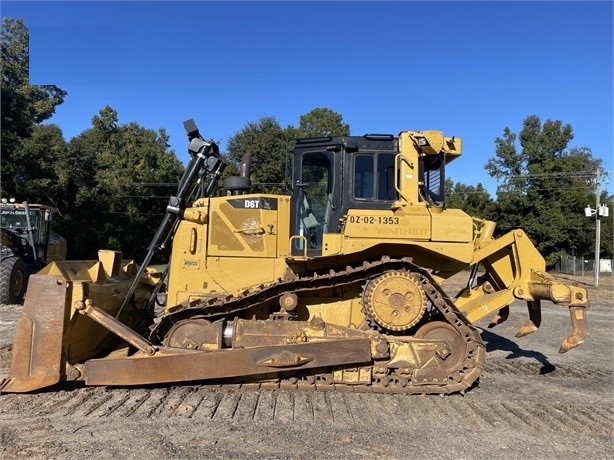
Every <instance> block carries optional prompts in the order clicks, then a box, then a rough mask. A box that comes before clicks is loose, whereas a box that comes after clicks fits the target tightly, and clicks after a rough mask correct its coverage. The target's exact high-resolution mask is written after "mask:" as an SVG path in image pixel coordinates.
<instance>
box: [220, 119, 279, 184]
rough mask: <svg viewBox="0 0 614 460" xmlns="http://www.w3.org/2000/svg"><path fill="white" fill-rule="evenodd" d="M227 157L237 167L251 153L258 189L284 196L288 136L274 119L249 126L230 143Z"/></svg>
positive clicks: (251, 123)
mask: <svg viewBox="0 0 614 460" xmlns="http://www.w3.org/2000/svg"><path fill="white" fill-rule="evenodd" d="M227 148H228V158H229V159H230V161H231V162H233V163H234V164H235V165H238V164H240V163H241V160H242V158H243V156H244V155H246V154H248V153H249V154H251V157H252V163H251V180H252V184H253V186H254V189H255V190H260V191H266V192H270V193H284V192H285V189H284V187H283V185H282V183H283V181H284V169H285V158H286V153H285V152H286V135H285V132H284V130H283V129H282V128H281V126H280V125H279V122H278V121H277V119H276V118H275V117H273V116H264V117H262V118H260V119H259V120H258V121H256V122H249V123H246V124H245V126H244V127H243V129H242V130H240V131H238V132H237V133H235V134H234V135H233V136H232V137H231V138H230V139H229V140H228V144H227Z"/></svg>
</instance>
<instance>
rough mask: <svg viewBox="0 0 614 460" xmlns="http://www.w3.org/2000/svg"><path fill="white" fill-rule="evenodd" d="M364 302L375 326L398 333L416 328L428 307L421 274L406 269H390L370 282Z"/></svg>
mask: <svg viewBox="0 0 614 460" xmlns="http://www.w3.org/2000/svg"><path fill="white" fill-rule="evenodd" d="M361 300H362V307H363V313H364V314H365V315H366V317H367V320H368V321H369V322H370V323H372V325H374V326H376V327H380V328H382V329H384V330H388V331H395V332H398V331H406V330H408V329H410V328H411V327H413V326H415V325H416V324H417V323H418V322H419V321H420V319H422V316H423V315H424V312H425V311H426V306H427V300H426V295H425V293H424V290H423V289H422V287H421V286H420V283H419V278H418V275H416V274H413V273H410V272H406V271H403V270H390V271H387V272H385V273H382V274H381V275H379V276H376V277H375V278H373V279H371V280H369V281H368V282H367V284H366V285H365V287H364V290H363V293H362V299H361ZM373 323H375V324H373Z"/></svg>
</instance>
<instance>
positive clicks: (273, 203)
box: [228, 197, 277, 211]
mask: <svg viewBox="0 0 614 460" xmlns="http://www.w3.org/2000/svg"><path fill="white" fill-rule="evenodd" d="M228 203H229V204H230V206H232V207H233V208H242V209H265V210H271V211H274V210H277V198H264V197H257V198H233V199H231V200H228Z"/></svg>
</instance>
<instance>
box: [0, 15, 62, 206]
mask: <svg viewBox="0 0 614 460" xmlns="http://www.w3.org/2000/svg"><path fill="white" fill-rule="evenodd" d="M29 41H30V36H29V31H28V29H27V27H26V25H25V23H24V21H23V19H9V18H3V20H2V31H1V34H0V51H1V64H2V81H1V83H0V93H1V95H0V105H1V107H2V110H1V111H0V114H1V121H0V123H1V127H2V145H1V155H2V174H1V183H2V194H3V195H13V194H15V193H16V192H17V184H16V182H15V180H14V179H15V176H16V174H17V175H18V174H20V172H21V170H22V169H23V168H24V165H23V164H21V163H20V162H19V161H18V159H16V158H15V155H16V152H18V151H19V150H20V148H21V144H22V142H23V141H24V140H25V139H28V138H29V137H30V135H31V133H32V130H33V128H34V126H35V125H36V124H38V123H41V122H42V121H44V120H47V119H48V118H50V117H51V115H53V113H54V112H55V108H56V107H57V106H58V105H59V104H61V103H62V102H63V101H64V97H65V96H66V94H67V93H66V91H64V90H62V89H60V88H58V87H57V86H54V85H30V73H29V69H30V52H29ZM24 198H28V197H24Z"/></svg>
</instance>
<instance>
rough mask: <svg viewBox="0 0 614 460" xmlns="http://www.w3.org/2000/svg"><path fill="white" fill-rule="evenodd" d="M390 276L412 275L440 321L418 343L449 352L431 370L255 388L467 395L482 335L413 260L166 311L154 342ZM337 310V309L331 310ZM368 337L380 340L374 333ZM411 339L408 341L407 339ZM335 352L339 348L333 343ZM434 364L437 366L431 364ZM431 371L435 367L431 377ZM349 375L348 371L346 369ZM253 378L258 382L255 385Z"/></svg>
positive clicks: (299, 375) (363, 369)
mask: <svg viewBox="0 0 614 460" xmlns="http://www.w3.org/2000/svg"><path fill="white" fill-rule="evenodd" d="M389 271H405V272H408V273H412V274H413V276H414V279H415V280H416V281H417V282H418V283H419V285H420V287H421V288H422V289H423V291H424V293H425V295H426V297H427V299H428V300H429V301H430V303H431V304H432V306H433V312H435V313H434V315H431V316H435V317H436V321H430V322H425V323H423V324H422V325H421V327H420V328H419V329H418V330H417V332H416V335H415V337H419V338H420V339H422V340H423V341H425V342H428V341H429V340H430V341H438V343H441V341H443V342H445V343H446V344H447V345H448V346H449V348H450V349H448V350H447V352H445V354H444V355H441V354H440V355H437V354H436V355H435V357H434V358H433V360H432V361H431V362H430V363H429V366H430V367H429V366H426V365H425V367H424V368H420V369H409V368H390V367H386V366H385V365H378V363H377V361H376V362H374V363H373V364H372V365H371V366H368V365H361V366H360V367H359V368H353V369H350V371H354V372H357V373H364V374H367V375H370V376H371V378H370V381H364V379H362V380H361V381H359V382H356V383H352V384H351V385H348V384H343V383H338V382H337V381H336V379H335V378H334V373H335V371H338V370H341V369H342V368H339V369H336V368H335V367H331V368H320V369H310V370H307V371H296V372H292V371H284V372H280V374H279V376H277V377H274V378H272V379H271V378H268V377H267V378H264V379H258V378H257V377H248V380H247V382H249V383H250V384H252V385H254V384H255V385H260V384H262V385H265V386H267V385H273V386H275V385H277V384H280V385H284V384H285V385H287V384H292V385H295V386H298V387H308V388H313V389H326V390H329V389H331V388H344V387H345V388H346V389H350V390H352V391H367V392H368V391H372V392H378V393H419V394H448V393H456V392H463V391H465V390H467V389H468V388H470V387H471V386H472V385H473V384H474V383H475V382H476V380H477V379H478V377H479V376H480V374H481V372H482V370H483V366H484V359H485V354H486V350H485V347H484V344H483V342H482V340H481V337H480V333H479V331H478V329H476V328H475V327H473V326H471V325H470V324H468V323H467V322H466V321H465V320H464V318H463V317H462V315H461V314H460V313H459V312H458V311H457V309H456V307H455V306H454V303H453V302H452V300H451V299H450V298H449V297H448V296H447V295H446V294H445V292H444V291H443V289H442V288H441V286H440V285H439V284H438V283H436V282H435V281H434V280H433V278H432V277H431V275H430V273H429V272H428V271H427V270H426V269H424V268H422V267H419V266H417V265H415V264H414V263H412V259H411V258H402V259H391V258H390V257H383V258H382V259H381V260H379V261H375V262H364V263H363V264H362V265H361V266H356V267H351V266H348V267H346V268H345V269H343V270H330V271H329V272H328V273H312V274H310V275H302V276H297V275H294V274H292V276H289V277H287V279H280V280H278V282H277V283H274V284H272V285H269V286H266V287H265V286H261V287H260V289H257V290H255V291H254V292H248V291H246V292H244V293H243V294H242V295H240V296H237V297H230V298H229V297H226V298H217V299H208V300H196V301H193V302H190V303H188V304H181V305H177V306H175V307H171V308H169V309H167V312H168V313H165V314H164V315H162V316H161V317H159V318H158V320H157V322H156V324H155V325H154V326H153V327H152V331H151V334H150V340H151V341H152V343H154V344H163V343H165V341H166V340H167V338H168V335H169V332H170V331H171V330H172V328H173V326H174V325H176V324H178V323H180V322H181V321H186V320H191V319H192V320H193V319H198V320H201V319H202V320H205V321H211V322H213V321H217V320H220V319H223V318H225V319H228V320H230V319H232V318H233V317H236V316H245V317H247V316H249V313H250V310H251V309H254V308H256V307H260V306H262V305H270V304H272V303H274V302H276V301H278V300H279V299H280V297H281V296H282V295H284V294H286V293H288V292H291V293H293V294H295V295H296V296H297V297H299V298H300V297H301V296H305V295H308V296H313V295H317V294H318V293H322V292H323V291H325V290H327V289H331V288H335V289H337V290H339V289H343V288H349V287H352V286H364V285H365V284H366V283H367V282H368V281H369V280H371V279H373V278H375V277H377V276H379V275H381V274H383V273H386V272H389ZM331 308H334V307H331ZM369 333H371V334H377V333H376V332H375V331H373V330H370V331H369ZM391 334H392V335H390V336H386V334H380V335H381V336H382V337H389V338H390V339H391V340H394V339H396V340H398V339H400V338H401V337H402V336H400V333H394V332H391ZM407 338H409V337H407ZM330 347H333V348H334V347H335V342H334V341H332V342H330ZM433 361H434V362H433ZM433 366H435V367H436V371H435V373H433V369H434V368H433ZM346 370H347V369H346ZM252 378H255V380H251V379H252ZM227 382H231V383H233V384H234V383H237V382H240V383H246V379H245V378H239V379H232V380H227Z"/></svg>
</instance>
